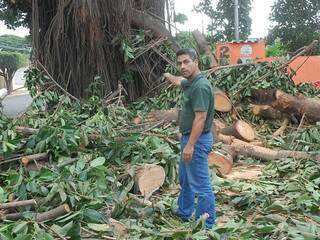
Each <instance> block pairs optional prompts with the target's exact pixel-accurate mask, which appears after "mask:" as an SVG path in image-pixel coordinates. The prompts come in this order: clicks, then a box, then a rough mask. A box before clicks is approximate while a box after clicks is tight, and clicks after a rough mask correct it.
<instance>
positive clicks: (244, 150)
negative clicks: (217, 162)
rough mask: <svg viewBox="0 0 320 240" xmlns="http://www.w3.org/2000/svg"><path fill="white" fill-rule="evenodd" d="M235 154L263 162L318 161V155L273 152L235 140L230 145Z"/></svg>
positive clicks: (286, 151)
mask: <svg viewBox="0 0 320 240" xmlns="http://www.w3.org/2000/svg"><path fill="white" fill-rule="evenodd" d="M230 147H231V149H232V150H233V151H234V152H235V153H236V154H240V155H243V156H246V157H254V158H257V159H260V160H264V161H270V160H278V159H282V158H294V159H314V160H318V161H320V154H318V153H315V154H313V153H307V152H299V151H290V150H274V149H270V148H265V147H259V146H254V145H252V144H250V143H247V142H244V141H241V140H238V139H235V140H234V141H233V143H232V144H231V145H230Z"/></svg>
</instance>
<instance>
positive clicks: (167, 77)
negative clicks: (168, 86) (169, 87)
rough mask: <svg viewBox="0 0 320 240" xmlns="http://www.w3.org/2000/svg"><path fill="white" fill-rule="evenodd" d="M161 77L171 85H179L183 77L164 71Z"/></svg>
mask: <svg viewBox="0 0 320 240" xmlns="http://www.w3.org/2000/svg"><path fill="white" fill-rule="evenodd" d="M163 77H164V79H165V80H167V81H169V82H171V83H172V84H173V85H176V86H181V81H182V80H183V79H184V78H183V77H180V76H174V75H172V74H171V73H164V74H163Z"/></svg>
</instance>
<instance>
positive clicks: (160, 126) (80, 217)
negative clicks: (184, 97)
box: [0, 52, 320, 239]
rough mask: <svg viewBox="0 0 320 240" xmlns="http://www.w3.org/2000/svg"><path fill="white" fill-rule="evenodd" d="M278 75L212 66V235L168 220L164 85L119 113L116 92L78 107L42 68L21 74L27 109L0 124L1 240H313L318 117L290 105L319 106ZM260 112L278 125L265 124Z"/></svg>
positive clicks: (170, 196) (170, 179) (175, 146)
mask: <svg viewBox="0 0 320 240" xmlns="http://www.w3.org/2000/svg"><path fill="white" fill-rule="evenodd" d="M204 53H205V52H204ZM284 65H285V63H274V64H273V65H270V64H265V63H262V64H257V65H250V66H241V67H240V68H237V69H235V68H220V69H219V68H216V70H215V74H216V76H215V77H213V78H212V79H211V80H212V81H213V83H214V84H215V86H216V88H215V92H214V95H215V100H216V101H215V110H216V112H217V114H216V116H217V117H216V119H215V121H214V126H215V128H214V129H213V133H214V134H215V136H216V141H217V144H216V145H215V147H214V149H213V152H212V153H211V154H210V159H209V160H210V161H209V162H210V167H211V169H212V173H213V183H214V186H215V192H216V194H217V213H218V214H217V215H218V221H217V226H216V227H215V228H214V229H213V230H212V231H206V230H205V224H204V219H200V220H199V221H197V222H194V223H193V222H192V223H184V222H181V221H180V220H179V219H177V218H176V217H175V216H173V215H172V210H173V209H175V208H176V202H175V199H176V194H177V193H178V191H179V188H178V186H177V185H176V184H177V165H178V160H179V143H178V136H177V135H178V134H177V132H178V131H177V127H176V122H177V116H178V110H177V109H179V107H180V106H179V99H180V97H181V92H180V91H179V90H178V89H174V88H172V86H167V85H165V84H162V85H161V86H160V87H159V88H157V89H156V90H155V91H161V94H160V95H159V96H157V97H154V98H144V99H140V100H139V101H136V102H134V103H132V104H131V105H125V103H124V102H123V98H122V94H124V90H123V88H122V87H121V85H120V86H118V92H117V94H114V95H112V94H110V95H107V96H106V97H104V98H100V97H98V94H97V93H96V92H94V91H95V90H96V88H93V89H92V94H91V95H92V97H91V98H90V99H89V100H88V101H80V100H78V99H77V98H75V97H73V95H71V94H70V93H68V92H67V91H65V89H64V88H63V87H61V85H60V84H59V83H58V82H56V81H55V80H54V78H53V77H52V76H51V75H50V74H48V73H49V71H46V69H45V68H43V67H40V69H39V68H37V67H35V68H31V69H29V71H28V73H27V87H28V89H29V91H30V93H31V95H32V96H33V97H34V101H33V104H32V107H31V109H30V110H29V111H28V112H27V113H25V114H24V115H22V116H20V117H19V118H16V119H14V120H12V119H8V118H6V117H5V116H3V115H2V116H1V119H0V127H1V130H2V131H1V139H0V141H1V147H0V153H1V156H2V158H1V160H0V167H1V174H0V181H1V182H2V183H3V185H1V188H0V199H1V202H2V203H1V204H0V212H1V215H0V217H1V220H2V221H3V224H2V226H1V228H0V236H1V238H3V239H12V238H17V237H18V238H19V237H20V238H21V237H23V238H24V239H32V238H36V239H53V238H58V239H85V238H94V239H116V238H120V237H123V238H127V239H144V238H146V239H150V238H151V239H206V238H211V239H223V238H225V239H239V237H240V238H252V239H270V238H274V239H280V238H288V239H294V238H300V239H303V238H310V239H317V238H318V237H319V234H320V220H319V217H318V215H319V207H320V206H319V196H320V189H319V170H320V168H319V159H318V157H319V153H317V152H316V151H318V149H319V144H320V143H319V138H318V137H317V136H319V135H320V129H319V125H318V124H317V122H318V119H317V118H316V117H317V115H314V114H313V113H314V112H313V111H306V109H307V108H299V107H300V105H299V104H297V102H296V101H295V100H296V99H298V100H299V101H298V103H305V104H306V105H305V106H309V105H310V106H314V105H315V106H316V107H317V106H318V100H316V99H311V98H312V97H316V96H319V91H318V90H316V89H313V88H312V86H306V85H305V86H295V85H294V84H293V83H292V80H291V78H290V76H289V75H288V74H287V73H286V71H284V70H283V67H284ZM170 67H172V68H171V69H174V64H170V66H168V69H170ZM238 67H239V66H238ZM217 69H218V70H219V71H218V70H217ZM207 74H208V75H210V74H212V71H207ZM266 75H267V77H263V76H266ZM262 77H263V78H262ZM223 79H228V80H223ZM257 79H260V80H261V81H260V80H259V81H257ZM230 82H232V83H233V84H231V83H230ZM234 84H237V85H238V86H239V88H237V87H233V86H234ZM241 86H248V87H246V88H243V87H241ZM217 87H219V88H220V90H218V89H217ZM240 88H241V89H240ZM270 88H271V90H268V89H270ZM275 88H278V90H277V91H275V90H274V89H275ZM298 93H299V94H298ZM301 93H304V96H303V95H302V94H301ZM302 100H303V101H302ZM283 102H285V103H292V105H290V104H289V105H288V104H287V105H282V103H283ZM254 103H255V104H259V105H258V107H257V106H253V104H254ZM310 103H311V104H310ZM261 104H264V107H261ZM288 106H290V108H289V109H290V110H289V111H288V108H286V107H288ZM293 107H296V109H297V110H299V111H292V109H295V108H293ZM169 108H173V109H170V110H169ZM252 108H253V109H255V111H253V112H252ZM265 108H267V109H269V110H270V109H271V110H270V111H271V112H272V111H274V112H275V114H274V115H272V114H271V115H268V117H270V116H272V117H276V118H275V119H272V120H270V119H264V115H261V114H260V113H261V112H263V111H262V110H264V109H265ZM256 109H259V111H258V110H256ZM261 109H262V110H261ZM301 109H302V110H304V111H305V112H301ZM269 110H268V111H269ZM253 113H257V115H254V114H253ZM301 113H302V114H301ZM218 120H219V121H218ZM285 121H286V124H285V125H286V127H282V129H284V131H283V132H282V133H281V132H280V133H281V134H279V133H278V134H277V135H274V136H273V133H274V132H275V130H276V128H277V127H278V125H279V126H281V123H282V122H285ZM270 160H272V161H270ZM240 170H241V171H240ZM253 170H254V171H253ZM253 172H254V173H253ZM240 173H241V174H240ZM249 173H250V174H251V175H250V176H249ZM253 174H254V175H255V176H252V175H253ZM258 175H260V176H258Z"/></svg>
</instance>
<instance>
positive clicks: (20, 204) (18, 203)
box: [0, 199, 37, 209]
mask: <svg viewBox="0 0 320 240" xmlns="http://www.w3.org/2000/svg"><path fill="white" fill-rule="evenodd" d="M35 205H37V202H36V200H34V199H31V200H23V201H15V202H9V203H1V204H0V209H9V208H17V207H26V206H35Z"/></svg>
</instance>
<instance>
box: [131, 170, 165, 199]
mask: <svg viewBox="0 0 320 240" xmlns="http://www.w3.org/2000/svg"><path fill="white" fill-rule="evenodd" d="M165 176H166V175H165V171H164V169H163V167H161V166H159V165H155V164H146V165H145V166H143V167H141V168H139V169H138V170H137V173H136V176H135V184H136V190H137V191H139V192H140V193H141V194H142V195H143V196H144V197H145V198H149V197H150V196H151V195H152V193H154V192H155V191H156V190H158V189H159V188H160V187H161V186H162V184H163V183H164V180H165Z"/></svg>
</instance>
